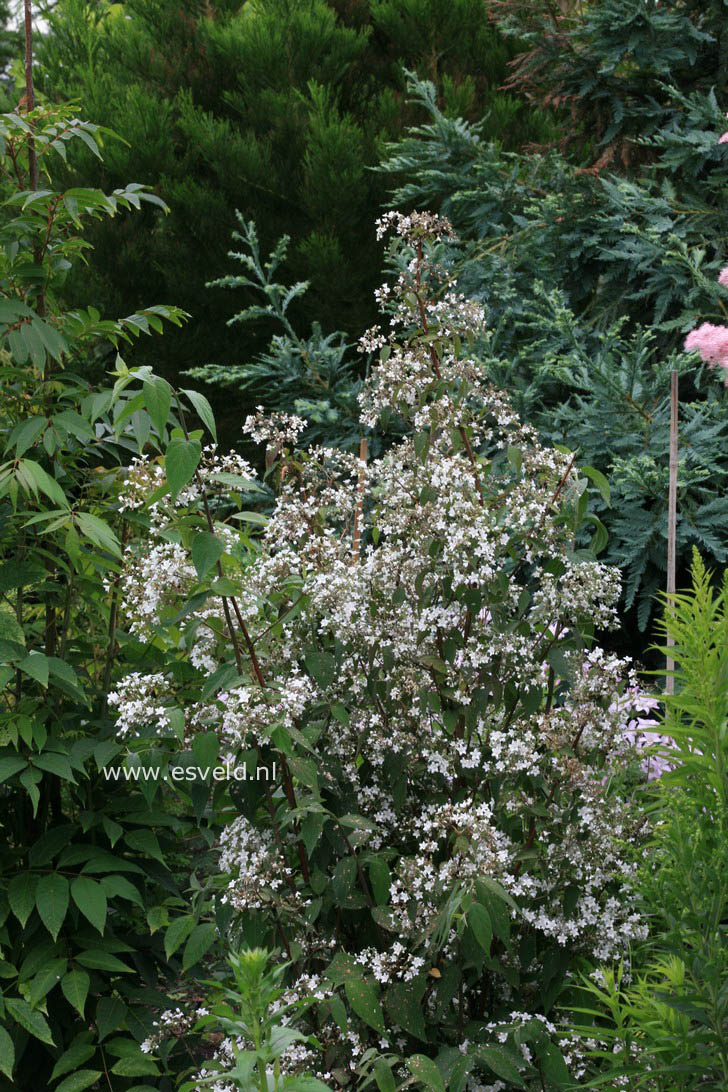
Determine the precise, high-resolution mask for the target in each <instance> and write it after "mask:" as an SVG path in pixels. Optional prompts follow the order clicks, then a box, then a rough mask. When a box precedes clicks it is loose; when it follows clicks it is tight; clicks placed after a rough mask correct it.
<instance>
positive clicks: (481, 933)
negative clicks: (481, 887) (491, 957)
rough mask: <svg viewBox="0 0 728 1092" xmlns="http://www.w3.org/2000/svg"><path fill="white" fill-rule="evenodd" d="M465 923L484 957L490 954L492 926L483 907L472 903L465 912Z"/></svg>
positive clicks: (477, 903)
mask: <svg viewBox="0 0 728 1092" xmlns="http://www.w3.org/2000/svg"><path fill="white" fill-rule="evenodd" d="M466 917H467V922H468V925H469V926H470V928H471V929H472V931H473V935H474V936H475V939H476V940H477V942H478V944H479V945H480V947H481V948H482V949H483V951H484V952H485V954H486V955H488V954H489V953H490V945H491V941H492V940H493V926H492V924H491V921H490V915H489V913H488V911H487V910H486V909H485V907H484V906H481V905H480V903H479V902H474V903H473V904H472V905H471V907H470V909H469V910H468V912H467V915H466Z"/></svg>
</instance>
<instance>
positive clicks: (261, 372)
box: [189, 213, 361, 448]
mask: <svg viewBox="0 0 728 1092" xmlns="http://www.w3.org/2000/svg"><path fill="white" fill-rule="evenodd" d="M238 221H239V223H240V231H238V232H235V233H234V234H233V238H234V239H235V241H236V242H239V243H241V244H242V246H243V247H244V250H243V251H240V252H233V253H231V254H230V257H233V258H235V259H236V260H237V261H239V262H240V263H241V264H242V265H243V266H244V268H245V269H246V270H247V272H246V273H245V274H230V275H228V276H226V277H222V278H221V279H219V280H217V281H213V282H212V283H211V284H210V285H209V286H208V287H212V288H231V289H240V288H249V289H253V290H255V291H257V292H258V293H260V295H261V296H262V298H263V302H262V303H260V304H252V305H251V306H250V307H247V308H246V309H245V310H244V311H241V312H239V313H238V314H237V315H234V316H233V318H231V319H228V324H229V325H231V324H233V323H244V322H250V321H254V320H256V319H272V320H274V321H275V322H276V323H277V325H279V326H281V327H282V328H283V333H282V334H278V335H275V336H274V337H273V338H272V339H271V343H270V345H269V347H268V349H267V350H266V351H264V352H262V353H260V354H259V355H258V356H257V357H256V359H255V360H254V361H253V362H251V363H250V364H244V365H238V366H234V367H223V366H221V365H214V364H212V365H207V366H206V367H202V368H192V369H190V373H189V374H190V375H191V376H192V377H193V378H195V379H201V380H204V381H205V382H208V383H211V384H214V385H216V386H219V387H223V388H226V389H227V388H231V387H232V388H234V389H236V390H238V391H246V392H247V391H249V392H250V395H251V397H255V398H257V399H259V400H260V402H261V403H262V404H263V405H264V406H266V408H267V409H268V410H269V411H270V410H278V411H282V412H293V413H296V414H299V415H300V416H301V417H303V418H305V419H306V420H307V421H308V424H309V428H308V430H307V433H306V436H307V439H309V440H312V441H316V442H326V443H330V444H335V445H337V446H341V447H345V448H351V447H352V446H358V443H359V436H360V432H361V430H360V426H359V421H358V407H357V401H356V397H357V394H358V392H359V390H360V388H361V381H360V380H359V379H358V377H357V374H356V371H357V369H356V363H355V360H354V359H353V355H352V353H351V347H350V346H349V345H348V344H347V342H346V335H345V334H344V333H342V332H341V331H339V332H338V333H335V334H329V335H328V336H324V334H323V333H322V330H321V326H320V325H319V323H317V322H315V323H314V324H313V327H312V329H311V334H310V336H309V337H308V338H306V339H305V340H304V339H302V338H301V337H299V336H298V334H297V333H296V330H295V328H294V327H293V326H292V324H291V321H290V319H289V317H288V311H289V308H290V307H291V304H292V303H293V302H294V301H295V300H296V299H299V298H300V297H301V296H302V295H303V294H304V293H305V292H306V291H307V289H308V282H306V281H303V282H299V283H298V284H294V285H291V286H290V287H288V286H286V285H283V284H278V283H276V282H275V281H274V280H273V279H272V278H273V277H274V276H275V274H276V272H277V271H278V269H279V267H280V266H281V264H282V263H283V261H284V260H285V257H286V253H287V248H288V243H289V240H288V239H287V238H286V237H285V236H284V237H283V238H282V239H280V240H279V241H278V243H277V245H276V246H275V248H274V249H273V251H272V252H271V254H270V255H269V256H268V258H267V259H266V260H265V261H264V260H263V258H262V256H261V253H260V245H259V242H258V233H257V230H256V227H255V224H254V223H253V222H252V221H251V222H250V223H246V221H245V220H244V218H243V217H242V216H241V215H240V213H238Z"/></svg>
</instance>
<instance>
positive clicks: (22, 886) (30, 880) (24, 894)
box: [8, 872, 38, 928]
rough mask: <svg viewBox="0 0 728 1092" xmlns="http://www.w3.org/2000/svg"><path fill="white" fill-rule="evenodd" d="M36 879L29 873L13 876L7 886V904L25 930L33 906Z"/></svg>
mask: <svg viewBox="0 0 728 1092" xmlns="http://www.w3.org/2000/svg"><path fill="white" fill-rule="evenodd" d="M37 883H38V877H37V876H35V875H33V874H32V873H30V872H21V873H20V874H19V875H17V876H13V878H12V880H11V881H10V884H9V885H8V902H9V903H10V909H11V910H12V912H13V913H14V914H15V916H16V918H17V919H18V921H19V922H20V924H21V925H22V926H23V928H25V925H26V923H27V921H28V918H29V917H30V915H31V914H32V913H33V907H34V906H35V889H36V885H37Z"/></svg>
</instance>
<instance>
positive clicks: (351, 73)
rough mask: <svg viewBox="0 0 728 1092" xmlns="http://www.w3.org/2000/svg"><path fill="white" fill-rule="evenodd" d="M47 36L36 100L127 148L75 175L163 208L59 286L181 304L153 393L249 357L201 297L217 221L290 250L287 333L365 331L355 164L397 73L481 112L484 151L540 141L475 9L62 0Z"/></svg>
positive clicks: (366, 175) (388, 122)
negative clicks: (298, 296)
mask: <svg viewBox="0 0 728 1092" xmlns="http://www.w3.org/2000/svg"><path fill="white" fill-rule="evenodd" d="M49 26H50V29H49V33H48V35H47V36H46V38H45V40H44V41H43V42H42V43H41V45H40V46H39V53H40V68H41V72H40V77H41V79H42V81H43V86H44V88H45V89H46V90H47V93H48V94H50V95H52V96H53V97H64V98H65V97H77V96H79V97H80V98H81V99H82V101H83V103H84V110H85V112H86V113H87V115H88V116H89V117H91V119H92V120H94V121H96V122H98V123H99V124H103V125H109V126H111V127H113V128H114V129H115V130H116V131H117V132H119V133H120V134H121V135H122V136H123V137H124V138H125V139H126V140H127V141H129V144H128V146H127V145H116V146H114V147H109V148H108V149H107V155H106V157H105V162H104V165H103V167H102V166H101V165H98V164H96V163H94V162H93V161H92V160H91V159H90V158H89V157H86V158H84V157H79V158H78V159H77V160H76V161H75V162H76V163H77V165H78V168H77V169H78V171H79V172H80V173H81V175H82V176H83V177H84V178H85V179H90V180H92V181H94V182H95V183H97V184H100V185H104V186H105V187H107V188H109V187H113V186H115V185H117V184H118V181H119V179H126V178H129V177H143V178H145V179H148V180H149V181H150V182H151V183H152V184H153V185H154V187H155V189H156V191H157V192H159V193H160V194H161V195H162V196H163V197H164V199H165V201H166V202H167V204H168V205H169V206H170V209H171V214H170V216H169V217H167V218H166V219H164V220H162V218H161V217H159V216H156V215H154V214H153V213H152V212H151V210H147V211H146V212H145V213H144V215H143V216H141V217H136V218H134V220H127V221H125V222H124V225H123V228H122V230H121V232H117V233H115V235H114V236H113V240H112V237H111V235H110V234H109V233H108V232H107V231H106V230H105V229H104V227H103V226H99V228H98V229H97V230H96V231H95V233H94V236H93V239H94V242H95V244H96V249H95V252H94V255H93V257H92V258H91V261H90V268H89V270H87V271H85V273H84V278H83V283H82V282H81V281H80V279H78V278H75V279H72V280H71V281H70V282H69V288H68V290H69V292H71V291H72V292H73V298H74V299H75V298H76V297H77V296H78V294H79V293H82V292H83V291H85V290H86V285H87V284H88V278H89V277H92V278H93V280H92V285H93V291H94V294H95V295H96V296H97V297H98V298H100V299H102V300H103V301H104V303H105V305H106V306H107V307H109V306H113V307H114V309H115V310H116V311H120V310H123V309H124V308H125V307H128V301H129V300H130V299H133V298H135V294H136V291H137V286H138V284H139V283H140V281H143V282H144V283H145V284H147V285H148V287H149V290H151V291H154V292H156V293H158V294H159V295H160V296H162V297H165V296H174V298H175V299H177V300H179V301H180V303H181V304H182V305H183V306H184V307H185V308H186V309H187V310H188V311H189V312H190V313H191V314H192V322H191V323H190V325H189V326H188V327H187V329H186V331H185V334H184V337H183V338H182V337H181V336H180V337H175V336H174V335H173V336H171V337H168V338H166V339H165V344H164V345H163V346H162V347H161V348H157V347H155V349H154V352H153V353H152V351H151V350H150V351H149V352H146V353H145V352H144V350H143V349H141V348H140V349H139V350H138V351H137V357H136V359H137V361H138V362H143V363H148V364H152V365H154V366H155V367H156V366H157V364H158V362H160V361H161V363H162V365H163V367H164V369H165V370H166V374H167V375H168V377H170V378H171V377H173V376H175V375H176V374H178V371H179V369H181V368H184V367H190V366H199V365H204V364H207V363H208V362H212V363H215V364H220V365H237V364H239V363H241V362H247V360H248V359H250V358H251V357H252V355H253V352H254V351H255V350H256V349H258V348H260V347H261V345H262V344H263V343H264V342H261V340H260V339H259V338H258V337H256V336H255V335H256V331H255V329H254V328H253V327H251V328H246V330H245V331H242V330H241V329H239V328H232V329H230V330H228V329H227V328H226V326H225V320H226V319H227V317H228V311H227V309H226V305H225V302H224V300H223V299H222V298H221V297H218V298H215V296H212V295H211V294H210V293H208V292H206V291H205V289H204V285H205V282H206V281H209V280H211V279H213V278H215V277H218V276H219V275H220V272H221V270H223V269H224V267H225V253H226V250H227V248H228V241H229V238H230V233H231V230H232V229H233V227H234V224H235V221H234V214H233V210H234V209H235V208H239V209H241V210H242V212H243V214H244V217H245V219H246V220H249V219H251V218H253V219H255V221H256V222H257V223H258V225H260V229H261V231H262V232H263V239H262V242H263V245H264V247H270V246H272V245H273V244H274V243H275V241H276V240H277V239H278V238H280V237H281V236H282V235H287V236H289V237H290V239H291V240H292V242H291V245H290V247H289V250H288V255H287V258H286V277H287V279H289V280H290V279H292V280H294V281H300V280H304V279H306V280H308V281H310V283H311V288H310V292H309V293H308V295H307V297H306V298H305V300H303V301H301V300H299V301H297V303H296V307H295V310H296V312H297V314H298V317H299V321H300V322H301V323H302V328H303V329H306V330H307V329H308V328H309V327H310V325H311V323H312V321H317V322H320V323H321V324H322V326H323V328H324V329H327V328H328V329H343V330H346V331H348V332H350V333H351V332H353V331H356V330H359V329H362V328H363V327H364V326H365V325H366V324H367V323H368V321H369V320H370V318H371V316H372V314H373V308H372V303H371V291H372V289H373V287H374V285H375V283H376V281H375V278H376V276H377V272H378V266H379V258H378V254H377V250H376V246H375V240H374V236H373V232H372V228H371V224H372V221H373V220H374V218H375V216H376V213H377V210H378V209H379V208H380V207H381V204H382V201H383V198H384V190H383V184H382V181H381V179H380V178H379V177H378V176H377V175H375V174H373V173H372V172H371V171H370V170H368V168H369V167H371V166H373V165H374V164H375V163H376V161H377V158H378V148H379V145H380V142H381V139H382V138H383V137H386V136H393V135H395V134H396V133H398V132H399V131H400V129H401V126H402V124H403V121H404V120H405V117H406V116H407V111H406V109H404V108H403V105H402V101H401V100H402V94H401V92H402V77H401V69H400V65H401V62H402V61H403V60H404V61H405V62H406V63H408V64H410V65H411V66H416V67H421V68H423V69H424V70H425V71H426V72H427V74H428V75H430V76H431V77H432V78H435V79H436V81H437V86H438V93H439V95H440V99H441V102H442V103H443V104H444V105H445V107H446V108H447V109H454V110H457V111H458V112H465V113H467V114H468V115H469V116H473V115H474V114H477V113H480V112H481V111H482V110H483V109H484V108H490V107H491V106H492V109H493V111H494V113H493V123H492V127H491V130H490V131H491V132H492V133H493V135H498V137H499V138H500V139H504V140H506V141H507V142H509V143H511V144H515V145H518V144H520V143H521V142H522V141H526V140H529V139H533V138H534V137H535V136H536V135H538V134H539V133H540V134H545V133H547V132H550V127H549V125H548V123H547V122H546V121H545V120H544V119H543V118H532V116H531V112H529V110H528V109H527V108H526V107H525V106H524V104H523V103H522V102H520V101H518V100H516V99H515V98H514V97H513V96H509V95H504V94H503V93H502V92H500V91H498V86H499V84H500V83H501V82H502V80H503V79H504V78H505V74H506V63H507V60H508V57H509V56H510V55H511V53H512V50H511V48H510V46H506V45H504V43H503V41H502V40H501V39H500V38H499V36H498V34H497V32H496V31H495V30H494V29H493V28H492V26H491V25H490V23H489V20H488V18H487V13H486V11H485V9H484V8H483V5H482V4H481V3H480V2H479V0H457V3H447V4H443V3H442V2H441V0H418V2H417V3H412V2H410V0H407V2H404V0H402V2H400V0H398V2H397V3H391V2H386V3H385V2H379V0H378V2H376V3H371V2H370V0H358V2H354V3H351V2H343V0H341V2H335V0H331V2H328V0H293V2H292V0H256V2H255V3H253V2H247V3H244V4H243V3H242V2H240V0H237V2H233V3H231V2H229V0H228V2H225V3H223V2H216V3H213V4H206V5H203V4H200V3H197V2H196V0H194V2H191V0H187V2H185V3H183V4H180V3H179V2H178V0H154V2H149V0H126V2H125V3H124V4H123V5H119V4H108V3H106V2H105V0H93V2H90V3H89V2H84V0H61V2H60V3H59V4H57V5H55V7H54V10H53V12H52V14H51V15H50V16H49ZM74 177H75V175H73V174H72V175H71V179H72V180H73V178H74ZM72 184H73V183H72ZM243 298H244V299H247V298H248V297H247V296H244V297H243ZM248 302H249V299H248ZM256 400H257V399H256V398H255V397H253V400H252V401H253V403H254V402H255V401H256ZM220 404H221V409H222V410H223V413H224V414H226V415H227V414H229V417H227V416H226V417H225V418H224V421H225V423H226V424H227V423H229V419H230V418H232V417H234V416H236V412H235V411H233V410H231V409H230V408H229V404H230V398H229V396H228V397H227V398H225V399H224V400H222V399H221V400H220ZM248 404H250V403H248Z"/></svg>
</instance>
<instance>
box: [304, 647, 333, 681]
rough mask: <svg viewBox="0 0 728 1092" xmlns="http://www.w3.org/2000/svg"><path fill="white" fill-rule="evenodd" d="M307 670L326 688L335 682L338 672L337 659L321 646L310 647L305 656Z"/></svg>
mask: <svg viewBox="0 0 728 1092" xmlns="http://www.w3.org/2000/svg"><path fill="white" fill-rule="evenodd" d="M304 662H305V664H306V670H307V671H308V673H309V675H311V676H312V677H313V678H314V679H315V680H316V682H317V683H318V684H319V686H320V687H321V689H322V690H326V688H327V687H328V686H330V684H331V683H332V682H333V680H334V676H335V674H336V661H335V660H334V657H333V656H332V655H331V653H329V652H324V651H323V649H320V648H309V649H308V650H307V652H306V654H305V656H304Z"/></svg>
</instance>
